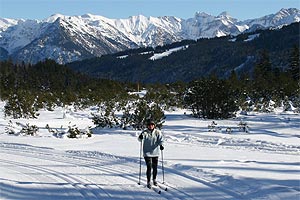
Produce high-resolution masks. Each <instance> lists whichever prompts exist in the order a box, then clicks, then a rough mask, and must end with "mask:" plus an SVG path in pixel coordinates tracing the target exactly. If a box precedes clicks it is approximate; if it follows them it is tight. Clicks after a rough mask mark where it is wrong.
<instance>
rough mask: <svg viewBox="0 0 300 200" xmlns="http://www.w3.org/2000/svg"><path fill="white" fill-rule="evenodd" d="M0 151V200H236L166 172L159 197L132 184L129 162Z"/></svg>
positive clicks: (29, 149) (17, 148)
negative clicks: (164, 189) (165, 188)
mask: <svg viewBox="0 0 300 200" xmlns="http://www.w3.org/2000/svg"><path fill="white" fill-rule="evenodd" d="M0 147H1V148H0V157H1V159H0V161H1V166H0V168H1V171H2V172H3V171H5V172H6V173H5V174H6V176H5V177H1V179H2V180H1V182H2V183H1V198H2V199H43V200H45V199H153V198H155V199H201V198H202V199H242V196H241V195H240V194H237V193H234V192H232V191H230V190H226V189H224V188H220V187H217V186H214V185H213V184H210V183H208V182H206V181H204V180H200V179H199V178H196V177H191V176H187V175H185V174H183V173H180V172H179V171H176V170H172V169H169V168H167V169H166V172H167V173H168V183H167V185H168V191H162V193H161V194H160V195H159V194H157V193H155V192H153V191H151V190H149V189H147V188H146V187H145V186H143V185H141V186H140V185H138V184H137V181H138V180H137V177H138V174H137V173H138V170H136V169H138V162H137V159H134V158H122V157H117V156H113V155H108V154H103V153H100V152H82V151H58V150H54V149H50V148H49V149H48V148H39V147H33V146H29V145H22V144H12V143H0ZM145 182H146V180H145V179H144V178H142V183H145ZM172 183H176V184H178V183H180V184H179V185H177V186H174V185H173V184H172Z"/></svg>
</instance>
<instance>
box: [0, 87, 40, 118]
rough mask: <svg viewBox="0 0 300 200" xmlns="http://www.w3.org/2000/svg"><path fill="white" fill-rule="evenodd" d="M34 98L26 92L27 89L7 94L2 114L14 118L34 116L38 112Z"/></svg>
mask: <svg viewBox="0 0 300 200" xmlns="http://www.w3.org/2000/svg"><path fill="white" fill-rule="evenodd" d="M35 100H36V99H35V97H34V96H32V95H30V94H28V92H27V91H23V90H22V91H17V92H16V93H15V94H11V95H9V97H8V99H7V102H6V105H5V106H4V114H5V116H11V117H13V118H14V119H18V118H22V117H24V118H36V117H37V116H38V114H37V108H36V106H35V103H36V102H35Z"/></svg>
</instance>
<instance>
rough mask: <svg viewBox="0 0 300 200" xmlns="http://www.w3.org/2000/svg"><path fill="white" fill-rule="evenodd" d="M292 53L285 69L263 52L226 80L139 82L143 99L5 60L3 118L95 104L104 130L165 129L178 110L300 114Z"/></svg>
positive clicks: (107, 84) (50, 68)
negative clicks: (170, 113) (153, 121)
mask: <svg viewBox="0 0 300 200" xmlns="http://www.w3.org/2000/svg"><path fill="white" fill-rule="evenodd" d="M290 52H291V54H290V55H289V64H288V66H287V67H286V68H285V69H282V68H279V67H276V65H274V64H273V63H272V62H271V60H270V56H269V52H268V51H266V50H265V51H261V52H260V56H259V59H257V61H256V63H255V66H254V68H253V70H252V72H251V73H246V72H245V73H244V74H237V73H236V71H234V70H233V71H232V72H231V74H230V76H228V77H227V78H220V77H218V76H217V75H214V74H212V75H210V76H207V77H205V78H203V77H200V78H198V79H195V80H192V81H189V82H182V81H177V82H173V83H169V84H164V83H156V84H143V83H140V88H144V89H145V90H146V91H147V93H146V95H145V96H143V97H140V96H138V95H132V94H131V93H130V92H133V91H137V83H129V82H117V81H112V80H109V79H97V78H93V77H91V76H88V75H84V74H81V73H79V72H74V71H73V70H71V69H70V68H68V67H67V66H64V65H59V64H57V63H55V62H54V61H52V60H45V61H42V62H39V63H37V64H35V65H29V64H25V63H21V64H14V63H12V62H11V61H1V62H0V98H1V100H2V101H5V102H6V104H5V107H4V111H5V115H6V116H8V117H13V118H21V117H25V118H36V117H38V110H39V109H47V110H53V109H54V108H55V107H57V106H66V105H73V106H75V107H76V108H78V109H81V108H87V107H89V106H94V105H97V106H98V107H99V112H100V115H97V116H94V119H93V120H94V122H95V124H97V126H100V127H106V126H108V127H115V126H119V127H122V128H126V127H129V126H131V127H134V128H141V126H142V124H141V123H143V122H144V121H145V120H146V118H149V117H154V118H157V123H158V124H162V122H163V120H164V118H165V117H164V114H163V112H162V111H164V110H172V109H176V108H185V109H191V110H192V112H193V115H194V116H195V117H199V118H208V119H225V118H230V117H234V116H235V114H236V112H237V111H244V112H249V111H262V112H271V111H273V110H274V108H276V107H283V108H284V109H285V110H294V111H296V112H297V111H298V112H299V108H300V89H299V86H300V82H299V74H300V67H299V47H298V46H295V47H294V48H293V49H292V50H291V51H290ZM147 110H150V111H151V112H148V111H147ZM116 111H122V112H123V116H122V118H116V115H115V112H116Z"/></svg>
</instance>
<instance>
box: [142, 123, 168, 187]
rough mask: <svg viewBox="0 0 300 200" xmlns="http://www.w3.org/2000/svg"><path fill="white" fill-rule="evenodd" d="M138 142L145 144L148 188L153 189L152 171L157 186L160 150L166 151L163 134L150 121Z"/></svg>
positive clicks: (154, 183) (144, 153)
mask: <svg viewBox="0 0 300 200" xmlns="http://www.w3.org/2000/svg"><path fill="white" fill-rule="evenodd" d="M138 140H139V141H140V142H143V155H144V159H145V162H146V165H147V171H146V174H147V187H148V188H151V182H150V180H151V169H152V170H153V177H152V180H153V185H155V186H157V181H156V176H157V165H158V157H159V150H164V146H163V136H162V133H161V131H160V130H158V129H156V128H155V123H154V121H152V120H149V121H148V123H147V129H145V130H144V131H142V133H141V134H140V135H139V137H138Z"/></svg>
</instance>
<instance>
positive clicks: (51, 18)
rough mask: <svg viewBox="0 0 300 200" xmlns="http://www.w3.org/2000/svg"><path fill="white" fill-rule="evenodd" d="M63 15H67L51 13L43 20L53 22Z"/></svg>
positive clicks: (63, 16)
mask: <svg viewBox="0 0 300 200" xmlns="http://www.w3.org/2000/svg"><path fill="white" fill-rule="evenodd" d="M65 17H67V16H65V15H63V14H59V13H56V14H53V15H51V16H50V17H48V18H46V19H45V20H43V22H48V23H53V22H55V21H56V20H57V19H58V18H62V19H64V18H65Z"/></svg>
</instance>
